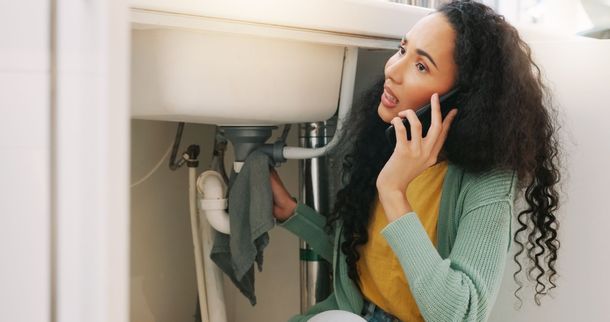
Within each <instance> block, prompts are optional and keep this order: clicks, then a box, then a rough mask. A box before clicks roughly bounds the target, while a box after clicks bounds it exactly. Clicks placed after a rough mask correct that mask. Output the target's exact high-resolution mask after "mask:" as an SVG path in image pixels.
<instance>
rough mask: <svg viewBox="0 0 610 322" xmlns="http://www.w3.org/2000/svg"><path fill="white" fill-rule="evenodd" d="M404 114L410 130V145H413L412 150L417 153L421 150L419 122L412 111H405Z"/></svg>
mask: <svg viewBox="0 0 610 322" xmlns="http://www.w3.org/2000/svg"><path fill="white" fill-rule="evenodd" d="M405 114H406V116H407V119H408V120H409V127H410V130H411V144H413V148H415V150H416V151H419V149H420V148H421V122H420V121H419V118H417V115H416V114H415V112H414V111H413V110H407V111H406V113H405ZM403 127H404V126H403ZM405 137H406V134H405Z"/></svg>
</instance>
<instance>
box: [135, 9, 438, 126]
mask: <svg viewBox="0 0 610 322" xmlns="http://www.w3.org/2000/svg"><path fill="white" fill-rule="evenodd" d="M131 6H132V26H133V33H132V83H131V90H132V104H131V105H132V117H134V118H141V119H153V120H169V121H185V122H195V123H208V124H218V125H276V124H286V123H299V122H314V121H323V120H326V119H328V118H330V117H331V116H332V115H333V114H334V113H335V111H336V110H337V106H338V101H339V94H340V90H341V75H342V69H343V61H344V52H345V48H346V47H352V48H354V47H355V48H383V49H389V48H395V47H396V45H397V43H398V39H400V37H401V36H402V35H403V34H404V33H405V32H406V31H407V30H408V29H409V28H410V27H411V25H412V24H414V23H415V22H416V21H417V20H418V19H419V18H421V17H422V16H423V15H425V14H426V13H428V12H429V11H430V10H428V9H423V8H418V7H411V6H406V5H400V4H396V3H389V2H381V1H321V0H315V1H294V0H283V1H277V0H276V1H270V0H261V1H242V0H231V1H227V0H224V1H213V0H206V1H202V0H198V1H184V0H183V1H175V0H174V1H159V0H137V1H131Z"/></svg>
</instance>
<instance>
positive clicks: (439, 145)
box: [430, 108, 457, 159]
mask: <svg viewBox="0 0 610 322" xmlns="http://www.w3.org/2000/svg"><path fill="white" fill-rule="evenodd" d="M456 115H457V109H455V108H454V109H452V110H451V111H450V112H449V114H447V116H446V117H445V119H444V120H443V127H442V129H441V133H440V135H439V137H438V139H437V140H436V142H434V147H433V148H432V151H431V153H430V156H431V157H433V158H434V159H436V157H437V156H438V154H439V152H440V151H441V149H442V148H443V144H444V143H445V140H446V139H447V135H448V134H449V128H450V127H451V123H452V122H453V120H454V119H455V116H456Z"/></svg>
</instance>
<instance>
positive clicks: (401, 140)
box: [391, 117, 407, 147]
mask: <svg viewBox="0 0 610 322" xmlns="http://www.w3.org/2000/svg"><path fill="white" fill-rule="evenodd" d="M391 123H392V125H393V126H394V132H395V134H396V146H397V147H398V146H403V145H406V144H407V129H406V128H405V125H404V124H403V123H402V119H401V118H400V117H394V118H393V119H392V121H391Z"/></svg>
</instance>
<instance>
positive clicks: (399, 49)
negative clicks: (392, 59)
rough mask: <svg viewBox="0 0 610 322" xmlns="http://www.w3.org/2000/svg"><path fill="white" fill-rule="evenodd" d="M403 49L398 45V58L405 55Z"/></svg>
mask: <svg viewBox="0 0 610 322" xmlns="http://www.w3.org/2000/svg"><path fill="white" fill-rule="evenodd" d="M405 50H406V49H405V47H403V46H401V45H398V53H399V54H400V56H402V55H404V54H405Z"/></svg>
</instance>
